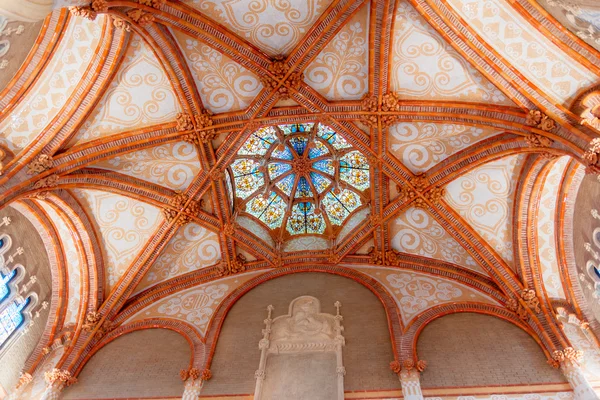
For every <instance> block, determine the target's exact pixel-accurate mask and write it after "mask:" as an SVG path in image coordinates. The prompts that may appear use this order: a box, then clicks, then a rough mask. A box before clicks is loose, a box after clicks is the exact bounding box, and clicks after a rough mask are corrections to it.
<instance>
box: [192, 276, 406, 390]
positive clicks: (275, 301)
mask: <svg viewBox="0 0 600 400" xmlns="http://www.w3.org/2000/svg"><path fill="white" fill-rule="evenodd" d="M302 295H310V296H314V297H316V298H318V299H319V301H320V302H321V311H322V312H325V313H330V314H335V307H334V306H333V303H334V302H335V301H337V300H339V301H340V302H341V303H342V308H341V314H342V315H343V316H344V321H343V325H344V336H345V338H346V346H345V348H344V350H343V358H344V365H345V367H346V376H345V378H344V386H345V389H346V391H348V390H381V389H399V388H400V383H399V381H398V378H397V377H396V376H394V375H393V374H392V373H391V371H390V369H389V363H390V361H392V360H393V359H394V356H393V353H392V346H391V341H390V335H389V330H388V325H387V318H386V315H385V311H384V309H383V306H382V304H381V302H380V301H379V299H378V298H377V297H376V296H375V295H374V294H373V293H372V292H371V291H369V290H368V289H367V288H365V287H364V286H362V285H361V284H359V283H356V282H354V281H353V280H351V279H348V278H344V277H340V276H336V275H330V274H323V273H299V274H294V275H287V276H283V277H281V278H277V279H274V280H271V281H268V282H265V283H263V284H261V285H259V286H257V287H256V288H254V289H253V290H251V291H250V292H248V293H247V294H245V295H244V296H243V297H242V298H241V299H240V300H239V301H238V302H237V303H236V304H235V305H234V306H233V307H232V308H231V310H230V311H229V314H228V315H227V317H226V319H225V322H224V324H223V329H222V331H221V335H220V338H219V341H218V343H217V347H216V350H215V357H214V360H213V362H212V365H211V371H212V374H213V377H212V379H211V380H210V381H208V382H207V383H206V385H205V386H204V389H203V390H202V394H203V395H207V396H208V395H224V394H250V393H253V392H254V385H255V380H254V371H256V369H257V368H258V363H259V359H260V352H259V350H258V342H259V340H260V339H261V337H262V333H261V330H262V329H263V328H264V324H263V320H264V319H265V317H266V315H267V314H266V308H267V306H268V305H269V304H272V305H273V306H274V307H275V311H274V313H273V317H276V316H279V315H282V314H287V312H288V306H289V304H290V301H292V300H293V299H295V298H296V297H298V296H302Z"/></svg>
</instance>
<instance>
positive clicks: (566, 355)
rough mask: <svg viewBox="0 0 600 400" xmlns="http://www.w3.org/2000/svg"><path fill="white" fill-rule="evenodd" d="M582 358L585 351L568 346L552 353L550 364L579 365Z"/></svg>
mask: <svg viewBox="0 0 600 400" xmlns="http://www.w3.org/2000/svg"><path fill="white" fill-rule="evenodd" d="M582 359H583V351H581V350H575V349H574V348H572V347H566V348H564V349H563V350H556V351H554V352H553V353H552V360H551V361H550V364H551V365H552V366H553V367H554V368H558V367H559V366H561V365H562V366H566V367H572V366H579V365H580V362H581V360H582Z"/></svg>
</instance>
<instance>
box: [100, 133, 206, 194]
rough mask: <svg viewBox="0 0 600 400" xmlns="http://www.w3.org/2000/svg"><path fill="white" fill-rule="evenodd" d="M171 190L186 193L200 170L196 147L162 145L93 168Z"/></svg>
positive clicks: (178, 144)
mask: <svg viewBox="0 0 600 400" xmlns="http://www.w3.org/2000/svg"><path fill="white" fill-rule="evenodd" d="M90 167H94V168H102V169H108V170H111V171H115V172H119V173H121V174H125V175H129V176H132V177H134V178H138V179H142V180H144V181H148V182H152V183H156V184H157V185H161V186H165V187H168V188H170V189H173V190H185V189H187V187H188V186H189V185H190V183H192V180H193V179H194V176H196V175H198V173H199V172H200V170H201V169H202V166H201V165H200V159H199V155H198V151H197V149H196V146H194V145H193V144H190V143H187V142H175V143H165V144H161V145H159V146H156V147H152V148H149V149H144V150H139V151H134V152H131V153H126V154H120V155H118V156H117V157H114V158H110V159H108V160H103V161H101V162H99V163H96V164H92V165H90Z"/></svg>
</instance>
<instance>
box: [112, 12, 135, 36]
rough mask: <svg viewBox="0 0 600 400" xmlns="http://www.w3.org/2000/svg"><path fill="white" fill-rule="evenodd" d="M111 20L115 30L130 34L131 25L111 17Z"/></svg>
mask: <svg viewBox="0 0 600 400" xmlns="http://www.w3.org/2000/svg"><path fill="white" fill-rule="evenodd" d="M111 18H112V22H113V25H114V27H115V28H117V29H121V30H124V31H125V32H131V25H130V24H129V22H127V21H125V20H124V19H121V18H117V17H115V16H112V15H111Z"/></svg>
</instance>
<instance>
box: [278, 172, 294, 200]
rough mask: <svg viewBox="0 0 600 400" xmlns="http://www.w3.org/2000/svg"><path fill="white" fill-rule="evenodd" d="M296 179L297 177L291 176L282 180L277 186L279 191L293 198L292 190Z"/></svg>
mask: <svg viewBox="0 0 600 400" xmlns="http://www.w3.org/2000/svg"><path fill="white" fill-rule="evenodd" d="M294 179H296V175H295V174H290V175H288V176H286V177H285V178H283V179H282V180H280V181H279V182H277V183H276V184H275V186H277V187H278V188H279V190H281V191H282V192H283V193H285V194H286V195H287V196H291V194H292V188H293V187H294Z"/></svg>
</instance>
